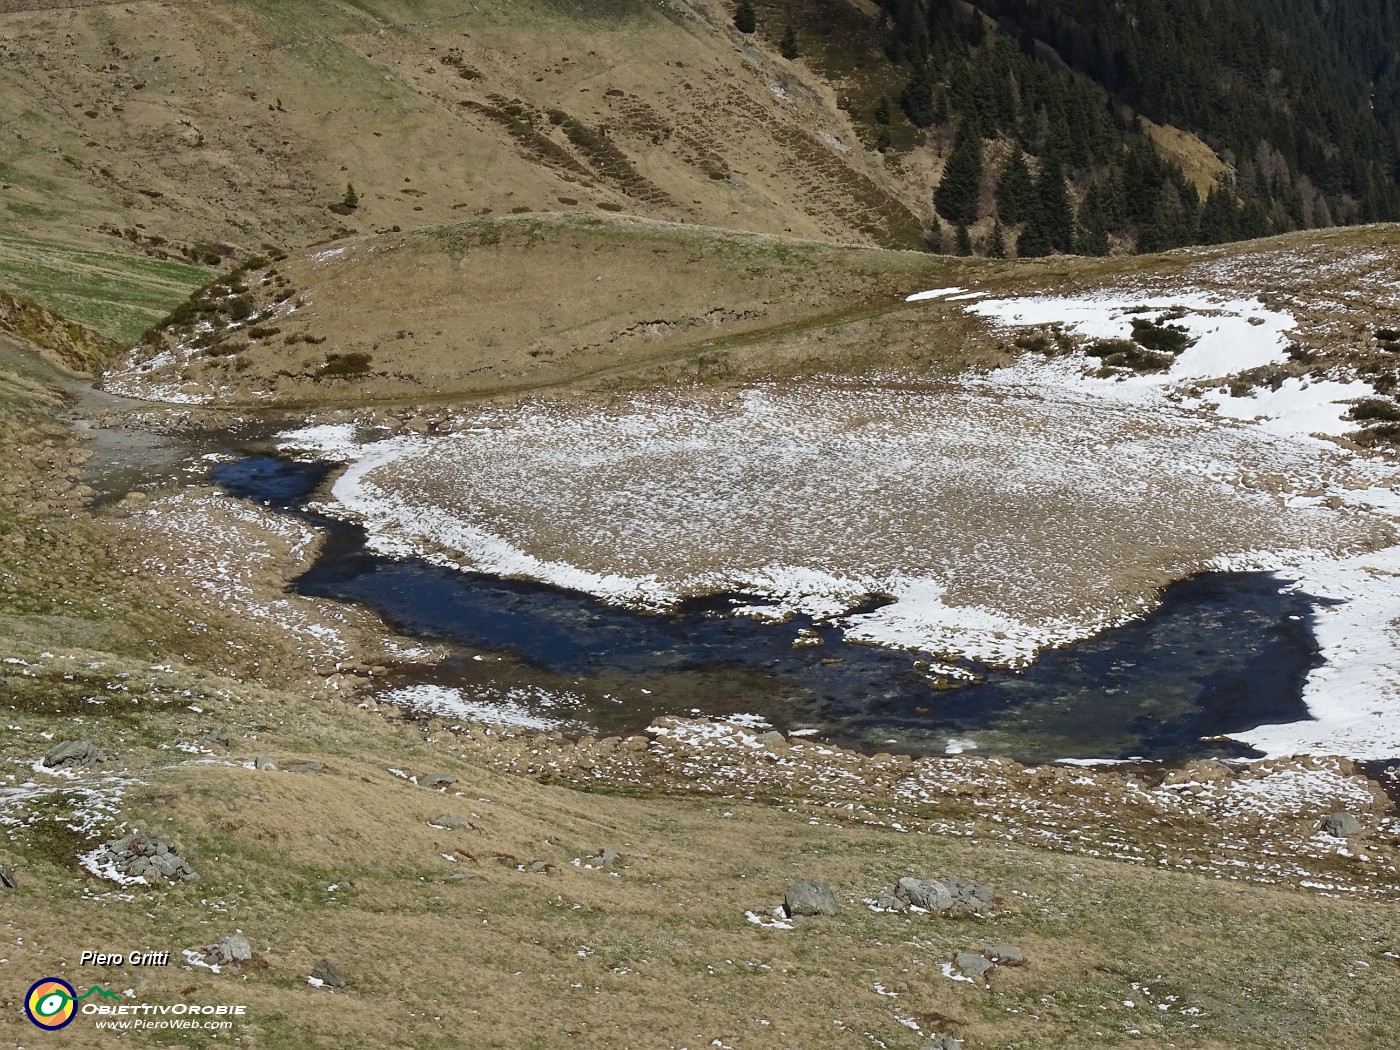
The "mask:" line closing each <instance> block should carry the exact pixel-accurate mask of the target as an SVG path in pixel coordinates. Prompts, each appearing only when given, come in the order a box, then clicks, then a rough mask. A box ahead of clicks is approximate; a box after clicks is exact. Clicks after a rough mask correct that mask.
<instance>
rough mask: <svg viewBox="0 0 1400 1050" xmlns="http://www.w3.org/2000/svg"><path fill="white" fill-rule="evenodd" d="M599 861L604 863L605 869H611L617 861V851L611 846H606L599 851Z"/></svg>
mask: <svg viewBox="0 0 1400 1050" xmlns="http://www.w3.org/2000/svg"><path fill="white" fill-rule="evenodd" d="M598 859H599V860H601V861H602V862H603V867H605V868H611V867H612V866H613V863H614V862H615V861H616V860H617V850H615V849H613V848H612V847H611V846H605V847H603V849H601V850H599V851H598Z"/></svg>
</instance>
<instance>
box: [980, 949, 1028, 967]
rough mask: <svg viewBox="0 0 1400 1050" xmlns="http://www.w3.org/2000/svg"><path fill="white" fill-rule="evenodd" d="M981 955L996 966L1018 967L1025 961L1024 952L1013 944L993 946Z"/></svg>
mask: <svg viewBox="0 0 1400 1050" xmlns="http://www.w3.org/2000/svg"><path fill="white" fill-rule="evenodd" d="M982 954H983V955H985V956H986V957H987V958H988V959H991V960H992V962H994V963H996V964H997V965H998V966H1020V965H1021V964H1022V963H1024V962H1025V961H1026V955H1025V952H1023V951H1021V949H1020V948H1017V947H1016V946H1015V945H1014V944H994V945H992V946H991V947H990V948H988V949H987V950H986V951H985V952H983V953H982Z"/></svg>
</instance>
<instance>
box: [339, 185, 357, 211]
mask: <svg viewBox="0 0 1400 1050" xmlns="http://www.w3.org/2000/svg"><path fill="white" fill-rule="evenodd" d="M343 203H344V204H345V207H346V208H348V209H349V210H351V211H354V210H355V209H356V208H358V207H359V206H360V195H359V194H358V193H356V192H355V187H354V186H353V185H351V184H350V183H348V182H347V183H346V184H345V200H344V202H343Z"/></svg>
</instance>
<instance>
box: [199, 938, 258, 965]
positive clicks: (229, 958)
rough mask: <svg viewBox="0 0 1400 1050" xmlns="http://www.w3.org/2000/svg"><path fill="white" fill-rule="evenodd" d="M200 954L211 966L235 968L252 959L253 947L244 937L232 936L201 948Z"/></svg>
mask: <svg viewBox="0 0 1400 1050" xmlns="http://www.w3.org/2000/svg"><path fill="white" fill-rule="evenodd" d="M199 954H200V956H201V957H202V958H203V959H204V961H205V962H207V963H209V964H210V965H211V966H233V965H235V964H237V963H245V962H248V961H249V960H250V959H252V958H253V946H252V945H251V944H249V943H248V942H247V941H246V940H245V939H244V938H242V937H237V936H230V937H224V938H222V939H220V940H219V941H218V942H217V943H216V944H210V945H207V946H205V947H204V948H201V949H200V951H199Z"/></svg>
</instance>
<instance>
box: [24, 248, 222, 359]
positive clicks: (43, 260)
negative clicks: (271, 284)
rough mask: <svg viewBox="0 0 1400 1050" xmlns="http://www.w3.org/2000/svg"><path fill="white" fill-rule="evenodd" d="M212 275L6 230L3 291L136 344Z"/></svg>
mask: <svg viewBox="0 0 1400 1050" xmlns="http://www.w3.org/2000/svg"><path fill="white" fill-rule="evenodd" d="M210 276H211V273H210V271H208V270H205V269H202V268H200V267H195V266H187V265H185V264H182V263H178V262H174V261H170V260H159V259H152V258H148V257H146V256H138V255H127V254H119V253H117V252H113V251H102V250H97V249H91V248H82V247H75V246H73V245H71V244H64V243H61V242H58V241H46V240H40V239H38V238H35V237H29V236H17V235H14V234H8V233H5V232H3V231H0V288H4V289H7V290H10V291H13V292H15V293H17V294H18V295H20V296H22V297H23V298H26V299H28V300H30V301H31V302H35V303H38V304H39V305H40V306H43V307H45V308H47V309H49V310H52V311H53V312H54V313H57V314H61V315H62V316H64V317H67V318H69V319H71V320H73V321H76V322H78V323H79V324H82V325H85V326H87V327H88V328H91V329H92V330H93V331H95V332H100V333H101V334H102V335H104V336H106V337H107V338H109V339H113V340H116V341H117V342H120V343H124V344H126V345H130V344H132V343H134V342H135V341H136V339H137V338H138V337H139V336H140V335H141V333H142V332H143V331H145V330H146V329H147V328H149V327H150V326H151V325H152V324H154V323H155V322H156V321H158V320H160V319H161V318H162V317H164V316H165V315H166V314H167V313H169V312H170V310H171V309H172V308H173V307H175V306H176V305H177V304H178V303H179V302H181V301H182V300H183V299H184V298H185V297H186V296H188V295H189V294H190V292H191V291H192V290H193V289H195V288H197V287H199V286H200V285H202V284H204V283H205V282H206V281H208V280H209V278H210Z"/></svg>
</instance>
